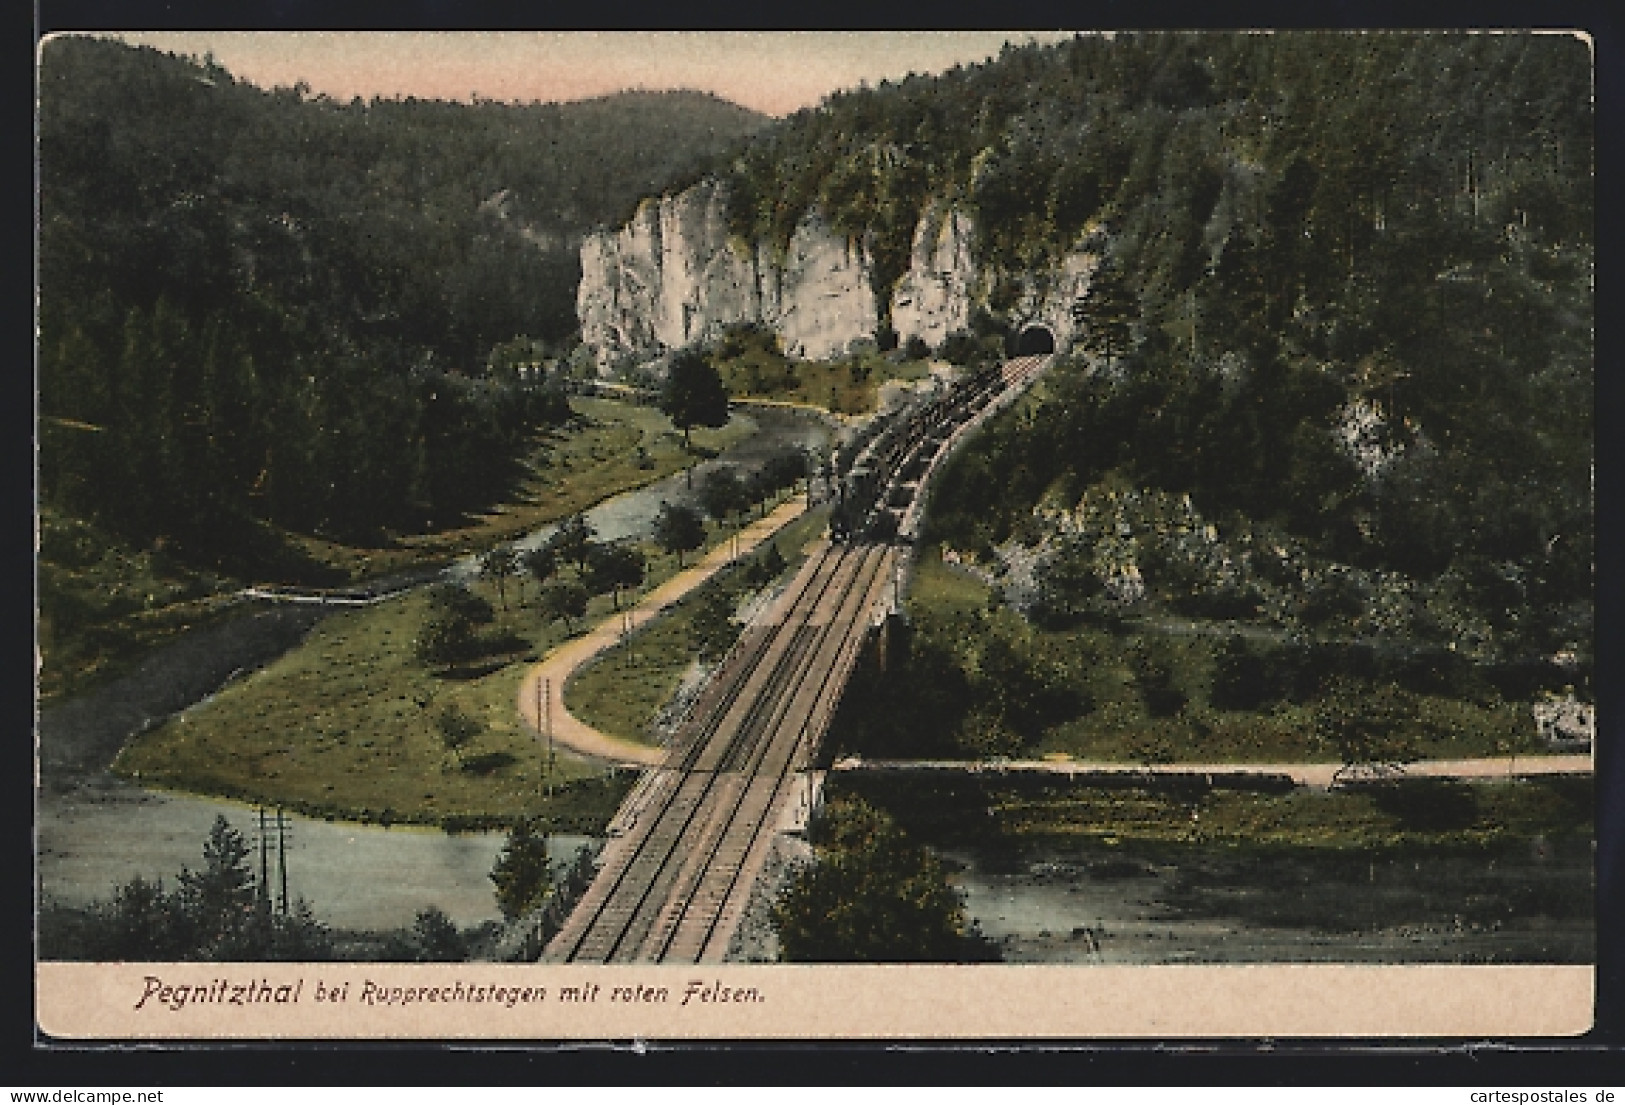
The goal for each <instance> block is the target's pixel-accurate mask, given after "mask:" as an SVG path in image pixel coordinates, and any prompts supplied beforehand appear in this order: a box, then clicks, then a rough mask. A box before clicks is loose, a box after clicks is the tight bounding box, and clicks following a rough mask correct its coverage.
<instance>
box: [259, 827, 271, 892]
mask: <svg viewBox="0 0 1625 1105" xmlns="http://www.w3.org/2000/svg"><path fill="white" fill-rule="evenodd" d="M270 846H271V842H270V840H269V839H268V838H267V836H266V831H265V807H264V806H261V807H260V897H262V898H264V899H265V904H266V906H267V907H269V906H270V904H271V866H270V864H271V859H270Z"/></svg>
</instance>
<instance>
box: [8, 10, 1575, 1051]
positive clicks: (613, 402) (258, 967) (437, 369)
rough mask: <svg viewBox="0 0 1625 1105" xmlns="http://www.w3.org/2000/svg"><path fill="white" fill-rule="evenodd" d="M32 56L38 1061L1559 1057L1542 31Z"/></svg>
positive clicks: (1568, 638) (520, 37) (1569, 616)
mask: <svg viewBox="0 0 1625 1105" xmlns="http://www.w3.org/2000/svg"><path fill="white" fill-rule="evenodd" d="M37 64H38V76H39V101H38V120H39V128H38V134H39V140H38V164H39V194H38V235H39V238H38V242H39V258H40V263H39V269H38V304H39V306H38V335H39V338H38V364H39V372H38V411H39V413H38V422H37V440H38V443H39V449H38V458H39V460H38V463H39V469H38V485H39V497H38V515H37V521H38V546H37V548H38V553H37V567H38V572H39V603H38V609H37V616H36V641H37V646H38V652H37V655H38V660H39V663H38V682H37V688H38V696H37V699H38V704H39V709H38V714H37V717H38V722H37V727H36V753H37V754H36V780H37V801H36V827H37V832H36V840H37V856H36V870H35V877H36V883H35V888H34V890H35V901H36V926H37V934H38V940H37V948H38V960H37V963H36V965H35V972H36V973H35V978H36V984H37V1008H36V1018H37V1023H38V1025H39V1028H40V1030H41V1032H42V1033H43V1034H44V1035H45V1036H46V1037H47V1038H49V1039H52V1040H57V1041H63V1042H72V1041H80V1040H90V1039H97V1040H132V1041H135V1040H177V1039H187V1040H248V1039H290V1038H300V1039H366V1038H391V1039H447V1040H476V1039H489V1040H508V1041H515V1040H527V1041H555V1040H600V1039H602V1040H617V1039H619V1040H624V1039H630V1038H641V1039H672V1040H683V1039H708V1040H715V1039H790V1038H811V1039H820V1038H823V1039H835V1038H841V1039H980V1040H987V1039H1006V1040H1050V1041H1053V1040H1060V1039H1220V1038H1230V1039H1237V1038H1239V1039H1258V1038H1266V1037H1267V1038H1279V1037H1323V1038H1329V1039H1373V1038H1395V1039H1418V1038H1445V1037H1463V1036H1465V1037H1472V1038H1475V1039H1487V1038H1512V1037H1519V1038H1527V1037H1573V1036H1577V1035H1582V1034H1584V1033H1585V1032H1586V1031H1587V1030H1588V1029H1589V1028H1590V1027H1591V1024H1592V1010H1593V996H1594V994H1593V992H1594V988H1595V963H1596V949H1597V939H1598V926H1597V920H1596V907H1595V894H1594V890H1595V872H1594V853H1595V838H1596V829H1595V815H1594V797H1593V789H1594V772H1593V759H1592V755H1593V744H1594V740H1595V731H1596V718H1595V715H1596V707H1595V689H1594V650H1595V646H1594V638H1595V625H1594V606H1593V574H1594V568H1595V565H1594V562H1593V555H1592V547H1593V539H1594V537H1593V535H1594V528H1595V517H1594V514H1595V512H1594V505H1593V493H1592V487H1593V465H1594V457H1593V423H1594V405H1593V387H1594V351H1593V327H1594V322H1595V304H1594V293H1593V273H1594V268H1595V260H1596V248H1595V234H1594V226H1595V215H1594V207H1593V204H1594V151H1593V137H1592V135H1593V124H1592V112H1593V99H1592V84H1593V54H1592V49H1591V42H1590V40H1589V39H1588V38H1587V37H1586V36H1585V35H1584V34H1581V33H1566V32H1565V33H1556V32H1540V33H1535V32H1529V33H1521V32H1520V33H1494V34H1490V33H1476V32H1471V31H1466V30H1463V31H1459V32H1447V31H1430V32H1425V33H1424V32H1412V31H1392V32H1378V31H1370V32H1360V33H1352V32H1309V31H1293V32H1280V33H1270V34H1263V33H1241V32H1228V31H1227V32H1194V31H1193V32H1160V31H1158V32H1153V31H1140V32H1116V33H1104V32H1099V31H1081V32H1054V33H1050V32H1045V33H1036V32H1011V33H993V32H981V31H978V32H924V31H921V32H895V31H894V32H883V33H882V32H861V33H860V32H823V31H818V32H812V31H803V32H659V33H655V32H631V31H625V32H433V33H427V32H387V33H386V32H343V33H329V32H254V33H244V32H201V31H199V32H139V33H137V32H130V33H119V32H112V31H108V32H98V33H94V34H88V33H87V34H62V35H54V36H51V37H48V38H47V39H45V40H44V41H43V42H42V44H41V47H40V51H39V54H38V62H37Z"/></svg>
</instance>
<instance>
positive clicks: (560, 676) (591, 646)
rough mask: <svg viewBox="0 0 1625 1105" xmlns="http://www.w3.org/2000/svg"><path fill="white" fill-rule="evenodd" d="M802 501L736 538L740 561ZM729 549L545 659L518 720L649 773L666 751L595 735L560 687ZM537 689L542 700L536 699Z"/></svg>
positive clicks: (726, 557) (709, 570) (723, 560)
mask: <svg viewBox="0 0 1625 1105" xmlns="http://www.w3.org/2000/svg"><path fill="white" fill-rule="evenodd" d="M806 509H807V507H806V498H805V497H804V496H799V495H798V496H796V497H795V498H793V499H790V500H788V501H787V502H784V503H781V504H780V505H779V507H778V508H777V509H775V510H774V511H772V513H770V514H768V515H767V517H765V518H759V519H757V520H756V521H755V522H752V523H751V524H750V525H749V526H746V527H745V528H744V529H743V530H742V531H740V534H739V540H738V555H739V556H746V555H748V554H749V553H750V552H751V551H753V550H754V549H755V548H756V547H757V546H759V545H761V544H762V543H763V542H764V541H766V540H767V539H768V538H770V537H772V536H773V535H774V534H775V533H778V532H779V530H781V529H783V528H784V527H785V526H787V525H789V524H790V523H791V522H793V521H795V520H796V519H797V518H799V517H801V515H802V514H803V513H804V512H805V511H806ZM733 552H734V543H733V542H732V541H724V542H722V543H721V544H720V545H718V546H716V548H714V549H712V550H711V551H710V552H709V553H707V554H706V555H705V556H703V557H701V558H700V559H699V560H698V561H696V562H695V563H694V564H692V565H690V566H689V567H687V568H685V569H683V570H682V571H681V572H678V573H677V574H676V575H674V576H672V577H671V578H670V579H668V580H666V582H664V583H662V584H661V585H660V586H658V587H656V588H655V589H654V590H653V591H650V592H649V593H648V594H647V595H645V596H644V597H643V599H642V600H641V601H640V602H638V604H637V605H636V606H633V607H630V608H628V609H626V610H623V611H621V612H620V613H618V614H613V615H611V616H610V617H608V618H605V619H604V620H603V621H601V622H599V623H598V624H597V625H596V626H594V627H593V628H592V629H590V630H588V631H587V632H586V633H584V634H582V635H581V636H579V637H572V638H571V639H570V640H568V641H566V642H565V643H564V644H562V645H559V646H558V647H557V648H555V649H554V650H553V651H552V652H550V653H548V654H547V656H546V657H545V658H544V659H543V660H542V662H541V663H540V664H538V665H536V667H534V668H532V669H531V670H530V671H529V672H528V673H527V674H526V675H525V678H524V679H523V680H522V681H521V682H520V684H519V695H518V705H519V714H520V716H521V717H522V718H523V719H524V720H525V723H526V724H528V725H529V726H530V727H531V728H533V729H535V730H536V732H537V733H538V734H543V733H545V732H546V730H547V729H548V728H549V727H551V729H552V739H553V742H554V743H555V744H556V745H558V746H561V747H564V748H567V749H569V750H570V751H572V752H575V753H577V754H578V755H581V756H586V757H588V758H590V759H595V760H604V761H607V762H609V763H615V764H620V765H622V766H625V767H654V766H656V765H658V764H659V763H660V762H661V761H662V760H664V759H665V757H666V750H665V749H663V748H657V747H655V746H654V745H651V744H641V743H638V742H636V741H630V740H626V739H624V738H622V737H616V736H611V735H610V734H608V733H604V732H600V731H599V730H597V729H594V728H593V727H592V726H590V725H588V724H587V723H586V722H584V721H582V720H581V719H580V718H577V717H576V716H574V715H573V714H571V713H570V711H569V710H568V709H567V708H566V707H565V705H564V684H565V681H566V680H568V679H569V678H570V676H571V675H572V674H574V673H575V672H576V670H577V669H579V668H580V667H581V666H582V665H584V664H586V663H587V662H588V661H589V660H591V659H592V658H593V657H594V656H597V655H598V654H599V653H601V652H603V651H605V650H606V649H609V648H612V647H614V646H615V645H616V644H618V643H620V641H621V638H622V637H623V635H624V634H625V633H626V632H628V631H630V630H633V629H636V628H637V627H638V626H641V625H645V624H647V623H648V622H649V621H650V620H651V619H653V618H657V617H659V616H660V615H661V614H662V613H664V612H665V611H666V610H667V609H668V608H670V607H671V606H672V605H673V604H675V603H676V602H677V601H678V600H679V599H681V598H682V597H683V596H684V595H686V594H688V593H689V592H690V591H692V590H694V588H696V587H698V586H699V585H700V584H702V583H704V582H705V581H706V580H708V579H710V578H711V577H712V576H714V575H716V573H717V572H719V571H721V570H722V569H723V568H725V567H727V566H728V564H729V563H731V562H732V560H733V559H734V556H733ZM538 688H542V689H544V690H545V692H546V693H545V694H540V693H538Z"/></svg>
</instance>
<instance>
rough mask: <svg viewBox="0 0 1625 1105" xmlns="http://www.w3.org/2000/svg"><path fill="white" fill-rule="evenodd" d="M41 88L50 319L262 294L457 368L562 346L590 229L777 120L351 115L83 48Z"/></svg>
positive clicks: (555, 109) (213, 75)
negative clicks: (493, 352)
mask: <svg viewBox="0 0 1625 1105" xmlns="http://www.w3.org/2000/svg"><path fill="white" fill-rule="evenodd" d="M40 83H41V89H40V95H41V118H40V125H41V142H40V147H41V172H42V180H41V192H42V197H43V205H44V211H43V214H44V237H43V241H42V246H43V253H44V260H45V263H46V267H45V273H44V276H45V282H44V291H45V294H46V297H47V303H46V308H47V312H48V314H54V307H55V305H56V303H57V302H58V301H61V300H68V299H71V300H73V301H74V302H76V303H81V304H82V303H83V302H84V295H83V294H82V293H83V292H85V291H101V290H103V289H105V290H106V291H108V292H110V293H111V294H112V296H113V297H114V299H115V300H116V301H117V302H119V303H121V304H139V303H146V304H150V303H151V302H153V301H155V300H156V298H157V297H158V296H159V295H164V296H167V297H169V298H171V299H172V300H174V301H175V302H177V303H181V304H188V305H194V304H195V305H196V306H198V307H200V308H204V309H207V308H209V307H212V306H216V305H218V304H219V303H222V302H225V301H226V300H228V299H229V298H230V297H232V296H234V295H241V294H253V295H270V296H273V297H275V298H276V299H278V300H280V301H283V302H285V303H286V304H287V305H288V306H289V307H297V308H299V309H300V310H314V311H317V312H318V313H322V314H324V315H326V316H328V317H327V318H326V321H328V322H329V323H330V324H332V325H334V326H336V327H339V328H341V329H343V330H346V331H353V332H358V333H359V332H361V331H362V330H365V331H368V332H372V333H381V332H384V331H387V332H388V334H389V337H390V340H392V341H398V342H400V343H401V344H403V345H404V346H406V347H408V348H414V349H427V350H432V351H434V352H435V354H436V355H437V356H439V357H440V358H441V359H442V361H444V362H449V363H451V364H454V365H458V366H464V367H466V366H467V365H468V364H469V363H471V362H473V361H475V360H477V359H479V358H483V357H484V356H485V355H486V353H487V352H488V351H489V349H490V347H491V346H492V345H493V344H495V343H497V342H500V341H505V340H507V339H509V338H512V337H514V336H516V335H519V334H524V335H527V336H531V337H536V338H546V339H549V340H558V339H561V338H563V337H565V336H566V335H567V334H568V333H569V332H570V330H571V329H572V328H573V297H574V294H575V282H576V279H577V276H576V265H577V261H576V246H577V244H578V243H579V240H580V237H581V235H582V233H583V232H584V231H586V230H588V229H590V228H591V227H593V226H594V225H596V224H598V223H602V222H610V221H615V220H618V219H619V218H621V217H623V216H624V215H625V214H626V213H627V212H628V211H629V210H630V209H631V206H632V205H633V204H634V203H635V201H636V200H637V198H638V197H639V196H642V195H644V194H647V193H650V192H658V191H661V190H662V189H665V188H668V187H670V186H671V185H672V184H673V183H674V182H678V181H681V180H683V179H684V178H685V177H692V176H694V175H697V174H698V173H699V172H700V171H702V170H703V169H704V168H705V167H706V166H707V165H708V164H709V160H708V159H710V158H711V157H713V156H714V155H715V154H717V153H718V152H719V151H721V150H723V149H725V148H727V147H728V146H729V145H731V144H732V143H733V142H734V141H735V140H737V139H738V138H740V137H741V136H743V135H745V134H748V133H750V132H751V131H752V130H754V129H756V128H757V127H759V126H761V125H762V124H763V123H765V122H766V121H767V120H766V118H765V117H764V116H761V115H758V114H756V113H754V112H751V111H749V110H747V109H745V108H742V107H739V106H738V105H736V104H731V103H728V102H726V101H723V100H720V99H717V98H716V97H714V96H710V95H706V94H702V93H693V92H672V93H648V92H635V93H625V94H621V95H615V96H609V97H604V98H601V99H596V100H590V101H585V102H580V103H571V104H539V105H524V106H520V105H508V104H499V103H494V102H481V103H477V104H473V105H468V104H457V103H448V102H442V101H423V100H414V99H410V98H408V99H403V100H382V99H374V100H372V101H370V102H363V101H361V100H360V99H356V100H352V101H350V102H348V103H340V102H337V101H334V100H332V99H329V98H327V97H325V96H314V97H313V96H311V95H310V94H309V92H308V90H303V89H278V90H275V91H266V90H262V89H259V88H255V87H253V86H252V85H249V84H246V83H242V82H239V81H237V80H235V79H233V77H232V76H231V74H230V73H228V72H226V71H225V70H224V69H222V68H221V67H219V66H218V65H215V64H212V63H211V62H208V61H204V62H201V63H200V62H195V61H189V60H186V59H182V58H179V57H175V56H173V55H168V54H164V53H161V52H159V51H157V50H154V49H151V48H149V47H141V48H132V47H129V46H125V45H122V44H119V43H117V42H113V41H110V40H102V39H92V38H82V37H74V38H64V39H57V40H53V41H52V42H50V43H49V44H48V45H47V47H46V49H45V51H44V54H43V58H42V67H41V73H40ZM58 289H61V290H62V291H63V293H64V294H63V295H60V296H59V295H57V294H55V293H56V292H57V291H58Z"/></svg>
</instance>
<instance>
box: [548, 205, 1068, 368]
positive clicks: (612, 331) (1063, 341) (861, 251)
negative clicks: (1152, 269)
mask: <svg viewBox="0 0 1625 1105" xmlns="http://www.w3.org/2000/svg"><path fill="white" fill-rule="evenodd" d="M727 210H728V204H727V192H726V189H725V188H724V186H723V185H721V184H720V183H718V182H716V181H703V182H701V183H699V184H696V185H694V186H693V187H692V188H689V189H688V190H687V191H685V192H683V193H682V194H681V195H677V196H670V197H665V198H662V199H658V200H647V201H645V202H644V204H643V205H642V206H641V207H640V208H639V209H638V212H637V214H636V215H635V216H634V217H633V218H632V220H631V221H630V222H629V223H627V225H626V226H624V227H622V228H621V229H620V230H617V231H600V232H598V233H595V234H592V235H590V236H589V237H588V238H587V239H586V240H585V241H584V242H583V243H582V246H581V286H580V288H579V289H578V291H577V293H576V314H577V317H579V318H580V320H581V340H582V342H583V343H584V344H585V345H586V346H587V347H588V348H589V349H590V350H591V351H592V353H593V356H594V358H595V359H596V361H597V363H598V367H599V370H600V372H607V371H608V370H609V369H610V368H611V367H612V366H613V365H615V364H616V363H617V362H619V361H622V360H624V359H628V358H635V359H640V360H648V359H653V358H655V357H657V356H659V355H660V354H661V353H664V352H666V351H668V350H672V349H678V348H681V347H683V346H685V345H690V344H693V343H695V342H706V341H711V340H714V339H716V338H718V337H720V336H721V335H722V333H723V331H724V330H726V329H727V328H728V327H729V326H732V325H736V324H738V323H742V322H751V323H759V324H761V325H763V326H766V327H768V328H769V329H771V330H773V331H774V332H775V333H777V334H778V335H779V337H780V338H781V339H782V340H783V343H784V350H785V352H786V353H788V354H790V355H791V356H795V357H802V358H807V359H810V360H823V359H828V358H832V357H838V356H840V355H842V354H844V353H846V352H848V351H849V350H850V349H851V348H852V346H853V344H854V343H856V342H859V341H864V340H872V339H873V338H874V336H875V331H876V329H877V327H878V323H879V312H878V311H877V309H876V308H877V304H876V301H875V294H874V287H873V282H872V273H873V264H872V262H871V259H870V257H869V255H868V252H867V250H866V249H865V248H864V247H863V246H862V245H861V244H856V243H851V242H848V241H846V240H845V239H844V238H843V237H841V236H840V235H837V234H835V233H834V232H833V231H832V230H831V229H830V228H829V227H828V226H827V225H826V224H825V222H824V221H823V219H822V218H821V217H820V216H819V215H818V213H817V212H816V211H814V212H809V213H808V215H807V216H806V217H804V218H803V219H802V221H801V223H800V225H798V226H797V227H796V230H795V233H794V234H793V235H792V237H791V239H790V244H789V247H788V248H787V249H786V250H785V251H784V254H783V256H782V257H781V256H778V255H777V253H776V251H775V250H773V248H772V247H771V246H770V245H768V244H766V243H761V242H758V243H754V244H752V245H749V246H747V245H743V244H741V243H738V242H734V241H730V240H729V235H728V219H727ZM975 235H976V228H975V224H974V222H973V220H972V219H971V218H970V216H968V215H966V214H965V213H963V212H961V211H959V210H957V209H955V208H952V207H948V206H946V205H944V204H941V203H934V204H931V205H930V206H929V207H928V208H927V210H926V213H925V215H924V216H923V217H922V218H921V220H920V224H919V226H918V227H916V228H915V232H914V242H913V248H912V253H911V256H910V261H909V268H908V271H907V272H906V273H904V275H903V276H902V277H901V278H900V279H899V280H898V282H897V286H896V288H895V289H894V291H893V293H892V299H891V304H890V306H891V317H892V326H893V328H894V329H895V330H896V331H897V335H898V338H899V340H900V341H904V342H906V341H908V340H909V339H910V338H914V337H918V338H920V339H921V340H923V341H924V342H925V343H926V344H927V345H929V346H931V347H932V348H936V347H938V346H940V345H941V344H942V341H943V339H945V338H946V337H947V336H948V335H949V334H951V333H953V332H954V331H956V330H965V329H969V327H970V319H971V312H972V310H973V309H974V307H975V305H976V303H978V302H980V301H981V298H982V297H983V296H985V294H986V289H987V287H988V285H989V284H990V280H989V279H988V276H989V274H986V273H983V272H981V271H979V270H978V268H977V266H976V263H975V260H974V254H973V245H974V242H975ZM1099 263H1100V258H1099V255H1098V254H1097V253H1096V252H1094V251H1092V250H1091V249H1089V248H1088V247H1086V246H1080V247H1078V248H1076V249H1074V250H1073V251H1072V252H1070V253H1068V254H1067V255H1066V256H1065V257H1064V258H1062V261H1061V263H1060V264H1059V265H1058V266H1056V267H1055V268H1054V269H1052V270H1050V271H1048V272H1044V273H1025V274H1020V275H1019V276H1018V277H1017V278H1016V280H1017V283H1018V285H1019V286H1020V288H1021V292H1020V294H1019V296H1018V301H1017V305H1016V308H1015V310H1014V311H1013V312H1011V319H1010V321H1011V322H1012V324H1013V326H1014V328H1015V330H1016V331H1017V332H1018V333H1019V332H1020V331H1021V330H1023V329H1025V328H1026V327H1028V326H1032V325H1042V326H1045V327H1047V328H1048V329H1049V330H1050V332H1051V333H1052V334H1053V336H1054V338H1055V346H1056V348H1057V349H1065V348H1067V347H1068V346H1069V345H1070V344H1071V343H1072V341H1073V339H1074V338H1075V337H1076V336H1077V334H1078V333H1079V332H1080V331H1081V329H1082V327H1083V325H1084V323H1083V321H1082V320H1081V319H1080V313H1079V311H1078V309H1077V308H1078V304H1079V303H1080V302H1081V300H1082V299H1083V297H1084V295H1085V294H1086V293H1087V292H1088V289H1089V282H1090V280H1091V279H1092V278H1093V276H1094V273H1095V270H1096V269H1097V268H1098V267H1099Z"/></svg>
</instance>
